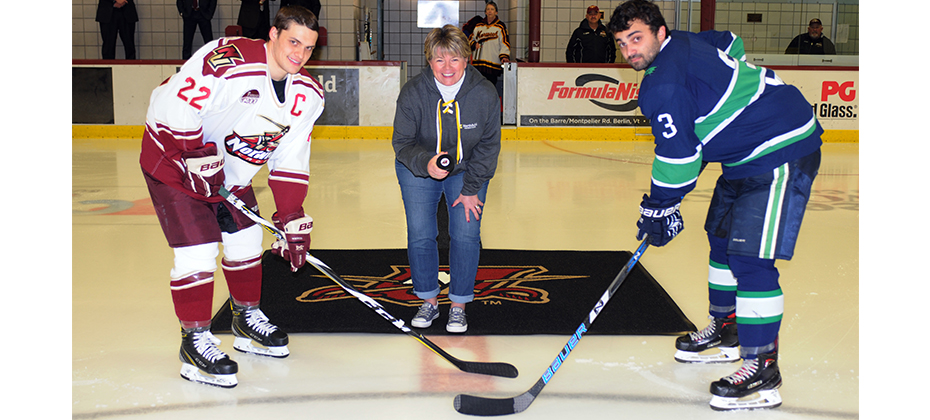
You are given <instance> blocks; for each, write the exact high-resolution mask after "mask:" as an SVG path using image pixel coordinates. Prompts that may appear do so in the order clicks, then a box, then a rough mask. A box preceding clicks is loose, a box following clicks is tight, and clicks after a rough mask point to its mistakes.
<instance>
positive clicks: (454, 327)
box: [446, 307, 468, 333]
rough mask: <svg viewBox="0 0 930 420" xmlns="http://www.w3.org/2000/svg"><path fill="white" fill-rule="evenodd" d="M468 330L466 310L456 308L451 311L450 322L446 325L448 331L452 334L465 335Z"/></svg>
mask: <svg viewBox="0 0 930 420" xmlns="http://www.w3.org/2000/svg"><path fill="white" fill-rule="evenodd" d="M467 329H468V321H466V320H465V309H463V308H459V307H454V308H452V309H450V310H449V322H447V323H446V331H448V332H451V333H463V332H465V330H467Z"/></svg>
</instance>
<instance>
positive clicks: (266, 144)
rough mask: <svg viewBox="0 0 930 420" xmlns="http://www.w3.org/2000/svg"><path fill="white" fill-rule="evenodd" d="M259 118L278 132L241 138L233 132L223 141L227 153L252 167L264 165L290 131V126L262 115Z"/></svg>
mask: <svg viewBox="0 0 930 420" xmlns="http://www.w3.org/2000/svg"><path fill="white" fill-rule="evenodd" d="M259 117H261V118H264V119H265V120H266V121H268V122H270V123H272V124H274V125H275V126H276V127H277V128H278V131H266V132H264V133H262V134H258V135H252V136H243V135H240V134H239V133H236V132H235V131H233V132H232V134H230V135H228V136H226V139H225V140H224V143H225V144H226V152H227V153H229V154H230V155H232V156H236V157H238V158H239V159H242V160H244V161H246V162H248V163H251V164H253V165H264V164H265V162H267V161H268V159H270V158H271V154H272V153H274V151H275V149H277V148H278V143H280V142H281V138H282V137H284V135H285V134H287V133H288V131H291V127H290V126H286V125H282V124H279V123H276V122H274V121H272V120H271V118H268V117H266V116H264V115H259Z"/></svg>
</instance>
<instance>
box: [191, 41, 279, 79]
mask: <svg viewBox="0 0 930 420" xmlns="http://www.w3.org/2000/svg"><path fill="white" fill-rule="evenodd" d="M262 47H263V42H262V41H261V40H253V39H248V38H221V39H220V40H219V43H218V45H217V46H216V48H214V49H212V50H211V51H209V52H208V53H207V54H206V56H204V60H203V74H204V75H212V76H215V77H220V76H222V75H223V74H225V73H226V72H228V71H230V69H233V68H235V67H236V66H240V65H242V64H246V63H255V62H262V63H264V61H265V56H264V48H262Z"/></svg>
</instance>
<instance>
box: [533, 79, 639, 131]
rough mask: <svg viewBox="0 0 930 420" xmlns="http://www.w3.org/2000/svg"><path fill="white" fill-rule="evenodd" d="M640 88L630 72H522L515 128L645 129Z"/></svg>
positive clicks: (637, 80)
mask: <svg viewBox="0 0 930 420" xmlns="http://www.w3.org/2000/svg"><path fill="white" fill-rule="evenodd" d="M639 83H640V76H639V74H638V72H636V71H634V70H632V69H629V68H607V67H599V68H582V67H549V68H540V67H520V68H519V71H518V72H517V86H518V87H519V92H520V96H519V98H518V99H517V110H518V113H519V118H518V124H519V125H520V126H524V127H544V126H599V127H613V126H616V127H623V126H648V125H649V121H648V120H647V119H646V118H644V117H643V116H642V113H641V112H640V111H639V103H638V101H637V98H638V97H639V96H638V95H639Z"/></svg>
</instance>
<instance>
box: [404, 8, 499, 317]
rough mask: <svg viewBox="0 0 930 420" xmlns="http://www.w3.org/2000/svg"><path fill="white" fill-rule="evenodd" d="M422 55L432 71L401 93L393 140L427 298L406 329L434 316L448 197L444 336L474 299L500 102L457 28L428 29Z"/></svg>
mask: <svg viewBox="0 0 930 420" xmlns="http://www.w3.org/2000/svg"><path fill="white" fill-rule="evenodd" d="M424 52H425V54H426V60H427V62H428V63H429V68H428V69H424V71H423V73H421V74H420V75H419V76H417V77H415V78H413V79H412V80H410V81H409V82H407V84H405V85H404V87H403V88H402V89H401V92H400V95H399V96H398V98H397V109H396V111H395V114H394V134H393V139H392V144H393V146H394V153H395V156H396V162H395V169H396V172H397V180H398V183H399V184H400V190H401V196H402V198H403V201H404V210H405V214H406V219H407V256H408V259H409V262H410V270H411V275H412V277H413V290H414V293H416V295H417V297H419V298H421V299H423V300H424V303H423V305H422V306H421V307H420V310H419V311H418V312H417V315H416V316H415V317H414V318H413V320H412V321H411V323H410V324H411V325H412V326H413V327H416V328H426V327H429V326H430V325H431V324H432V322H433V320H435V319H437V318H438V317H439V292H440V287H439V283H438V276H439V249H438V244H437V243H436V236H437V235H438V228H437V225H436V210H437V207H438V204H439V201H440V198H441V197H442V196H443V195H445V196H446V203H450V202H451V203H452V204H451V205H448V211H449V236H450V246H449V275H450V277H451V281H450V286H449V291H448V297H449V300H450V301H451V303H452V307H451V309H450V311H449V320H448V321H447V323H446V330H447V331H449V332H458V333H461V332H465V331H466V330H467V328H468V324H467V322H466V319H465V304H466V303H468V302H471V301H472V300H473V299H474V286H475V275H476V274H477V271H478V256H479V253H480V249H481V213H482V211H483V206H484V202H485V198H486V195H487V190H488V182H489V181H490V180H491V177H493V176H494V171H495V170H496V169H497V157H498V155H499V154H500V138H501V122H500V121H501V115H500V102H499V99H498V96H497V91H496V89H495V88H494V86H493V85H491V83H490V82H488V81H487V79H485V78H484V76H482V75H481V73H479V72H478V70H476V69H475V68H474V67H472V66H471V65H469V64H468V57H469V55H470V53H471V49H470V48H469V46H468V38H467V37H466V36H465V34H464V33H463V32H462V31H461V29H459V28H457V27H456V26H454V25H446V26H444V27H442V28H436V29H433V30H432V31H431V32H430V33H429V35H427V37H426V41H425V43H424ZM446 161H448V162H450V164H449V165H445V164H444V163H445V162H446Z"/></svg>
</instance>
